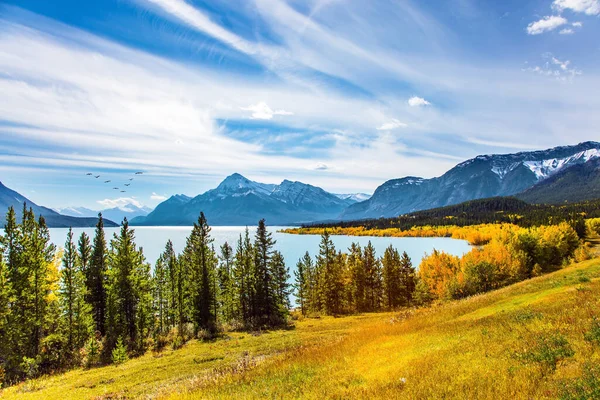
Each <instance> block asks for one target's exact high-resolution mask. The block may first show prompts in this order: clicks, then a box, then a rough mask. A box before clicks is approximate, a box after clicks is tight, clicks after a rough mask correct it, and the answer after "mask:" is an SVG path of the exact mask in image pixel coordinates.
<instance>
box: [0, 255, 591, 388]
mask: <svg viewBox="0 0 600 400" xmlns="http://www.w3.org/2000/svg"><path fill="white" fill-rule="evenodd" d="M599 278H600V259H593V260H589V261H586V262H583V263H578V264H574V265H572V266H569V267H566V268H564V269H561V270H559V271H557V272H554V273H551V274H548V275H544V276H541V277H537V278H534V279H530V280H527V281H524V282H521V283H517V284H515V285H512V286H509V287H506V288H503V289H500V290H497V291H494V292H490V293H487V294H483V295H479V296H474V297H471V298H468V299H465V300H461V301H454V302H447V303H443V304H438V305H434V306H432V307H429V308H424V309H420V310H406V311H402V312H396V313H374V314H366V315H358V316H349V317H343V318H333V317H324V318H307V319H303V320H300V321H297V322H296V324H295V327H294V328H293V329H290V330H281V331H272V332H262V333H260V334H258V333H255V334H249V333H227V334H225V336H224V337H222V338H220V339H217V340H216V341H214V342H199V341H191V342H189V343H188V344H186V345H185V346H184V347H183V348H181V349H179V350H174V351H173V350H165V351H163V352H161V353H151V352H149V353H148V354H146V355H145V356H142V357H140V358H137V359H132V360H129V361H127V362H126V363H124V364H123V365H120V366H106V367H101V368H93V369H89V370H85V369H78V370H73V371H70V372H67V373H65V374H60V375H55V376H50V377H43V378H39V379H36V380H32V381H28V382H25V383H22V384H19V385H17V386H14V387H10V388H8V389H5V390H4V391H3V392H2V393H1V397H2V398H4V399H12V398H19V399H30V398H31V399H34V398H36V399H37V398H61V399H70V398H97V399H109V398H111V399H112V398H172V399H175V398H177V399H179V398H190V399H205V398H215V399H218V398H315V399H317V398H386V399H389V398H480V399H488V398H489V399H497V398H509V397H511V398H517V399H519V398H548V399H551V398H552V399H554V398H565V399H567V398H573V399H575V398H581V399H587V398H597V397H598V396H599V395H600V392H599V391H600V368H599V367H598V365H600V320H599V319H598V318H599V315H598V314H600V279H599Z"/></svg>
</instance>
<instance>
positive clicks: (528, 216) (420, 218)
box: [303, 197, 600, 230]
mask: <svg viewBox="0 0 600 400" xmlns="http://www.w3.org/2000/svg"><path fill="white" fill-rule="evenodd" d="M598 217H600V200H593V201H584V202H579V203H565V204H561V205H550V204H529V203H526V202H524V201H522V200H519V199H517V198H514V197H493V198H487V199H480V200H472V201H467V202H464V203H460V204H457V205H452V206H447V207H441V208H434V209H431V210H425V211H417V212H414V213H409V214H406V215H401V216H399V217H396V218H380V219H370V220H359V221H339V222H327V223H318V224H307V225H303V227H306V228H334V227H340V228H353V227H363V228H365V229H390V228H394V229H399V230H408V229H411V228H412V227H419V226H449V225H453V226H469V225H479V224H498V223H509V224H515V225H518V226H522V227H531V226H540V225H552V224H557V223H559V222H565V221H566V222H570V223H576V222H577V221H580V220H582V219H584V218H598Z"/></svg>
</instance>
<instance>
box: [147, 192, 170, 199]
mask: <svg viewBox="0 0 600 400" xmlns="http://www.w3.org/2000/svg"><path fill="white" fill-rule="evenodd" d="M150 199H152V200H158V201H164V200H166V199H167V196H162V195H160V194H156V192H152V196H150Z"/></svg>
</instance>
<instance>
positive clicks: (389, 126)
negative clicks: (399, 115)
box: [377, 118, 408, 131]
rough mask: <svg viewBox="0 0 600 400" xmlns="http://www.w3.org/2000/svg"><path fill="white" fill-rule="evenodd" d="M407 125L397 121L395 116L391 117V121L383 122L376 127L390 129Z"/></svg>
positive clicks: (384, 129)
mask: <svg viewBox="0 0 600 400" xmlns="http://www.w3.org/2000/svg"><path fill="white" fill-rule="evenodd" d="M407 126H408V125H407V124H405V123H404V122H401V121H398V120H397V119H395V118H392V120H391V121H389V122H386V123H384V124H383V125H381V126H380V127H378V128H377V130H378V131H391V130H394V129H397V128H406V127H407Z"/></svg>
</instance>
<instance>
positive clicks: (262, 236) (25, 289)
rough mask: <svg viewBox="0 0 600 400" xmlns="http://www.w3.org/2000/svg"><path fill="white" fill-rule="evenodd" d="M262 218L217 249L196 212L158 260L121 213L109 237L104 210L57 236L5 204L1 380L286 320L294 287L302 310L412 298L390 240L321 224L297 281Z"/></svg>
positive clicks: (407, 274)
mask: <svg viewBox="0 0 600 400" xmlns="http://www.w3.org/2000/svg"><path fill="white" fill-rule="evenodd" d="M275 244H276V242H275V240H274V239H273V237H272V234H271V233H270V232H268V231H267V228H266V225H265V221H264V220H261V221H259V223H258V226H257V228H256V232H255V233H254V235H251V233H250V231H249V229H248V228H246V230H245V232H244V233H243V234H241V235H240V236H239V238H238V241H237V243H236V244H235V248H234V247H232V246H230V245H229V244H228V243H224V244H223V245H222V246H220V247H219V248H218V249H215V247H214V243H213V239H212V238H211V228H210V226H209V225H208V223H207V220H206V217H205V216H204V214H203V213H201V214H200V216H199V218H198V221H197V222H196V223H195V224H194V226H193V228H192V231H191V233H190V235H189V237H188V238H187V241H186V245H185V248H184V249H183V250H182V251H181V252H180V253H179V254H178V253H176V252H175V250H174V247H173V243H172V242H171V241H168V242H167V244H166V246H165V249H164V251H163V252H162V254H161V255H160V257H159V258H158V260H157V261H156V264H155V266H154V268H151V266H150V264H149V263H148V262H146V259H145V257H144V254H143V250H142V248H140V247H138V246H137V245H136V243H135V234H134V231H133V230H132V229H131V227H130V226H129V223H128V221H127V219H125V220H124V221H123V223H122V225H121V228H120V231H119V232H118V233H115V234H114V236H113V237H112V238H107V237H106V234H105V232H104V222H103V219H102V215H101V214H99V216H98V222H97V225H96V229H95V232H94V235H93V238H91V237H89V236H88V235H87V234H86V233H82V234H81V236H80V237H79V238H74V235H73V232H72V230H71V229H69V231H68V234H67V238H66V242H65V244H64V248H62V249H60V250H59V251H57V249H56V247H55V246H54V245H53V244H52V243H51V241H50V234H49V229H48V227H47V225H46V222H45V220H44V217H42V216H40V217H39V218H36V217H35V215H34V213H33V211H32V210H31V209H28V208H27V207H26V205H24V207H23V214H22V219H21V222H20V223H19V222H17V217H16V212H15V211H14V209H13V208H10V209H9V211H8V213H7V217H6V224H5V229H4V234H3V235H1V236H0V382H4V383H5V384H10V383H14V382H17V381H19V380H22V379H26V378H32V377H35V376H38V375H40V374H46V373H52V372H57V371H61V370H65V369H68V368H72V367H75V366H79V365H83V366H85V367H91V366H94V365H101V364H108V363H120V362H123V361H124V360H126V359H127V358H128V357H131V356H137V355H141V354H143V353H144V352H146V351H147V350H148V349H154V350H160V349H162V348H164V347H165V346H167V345H171V346H172V347H173V348H177V347H180V346H181V345H183V344H184V343H185V342H186V341H187V340H189V339H191V338H200V339H203V338H212V337H215V336H216V335H218V334H219V332H222V331H224V330H260V329H272V328H278V327H285V326H287V324H289V320H290V311H291V308H292V307H291V304H290V295H291V293H292V292H293V293H294V294H295V295H296V301H297V303H298V309H299V311H298V312H300V313H302V314H304V315H309V314H334V315H335V314H343V313H352V312H363V311H377V310H382V309H393V308H396V307H400V306H404V305H408V304H410V303H411V302H412V301H413V292H414V290H415V270H414V268H413V267H412V263H411V261H410V258H409V257H408V256H407V255H406V253H404V254H400V253H399V252H398V251H397V250H395V249H393V248H392V247H391V246H390V248H388V249H387V250H386V252H385V254H384V255H383V257H382V258H381V259H378V258H377V257H376V254H375V250H374V248H373V246H372V245H371V244H370V243H369V244H368V245H367V246H366V247H365V248H364V249H361V247H360V246H359V245H357V244H353V245H352V247H351V248H350V249H349V252H348V253H347V254H346V253H342V252H341V251H337V250H336V249H335V247H334V245H333V242H332V241H331V239H330V237H329V235H328V234H327V233H326V232H325V233H324V234H323V236H322V240H321V245H320V248H319V254H318V255H317V257H316V259H315V260H314V262H313V260H312V259H311V257H310V256H309V255H308V253H306V255H305V256H304V257H303V258H302V259H301V260H299V261H298V265H297V268H298V269H297V271H295V279H294V282H293V283H291V282H290V280H291V279H290V278H291V277H290V274H289V270H288V268H287V267H286V265H285V260H284V258H283V255H282V254H281V253H280V252H278V251H277V250H275V249H274V246H275Z"/></svg>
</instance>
